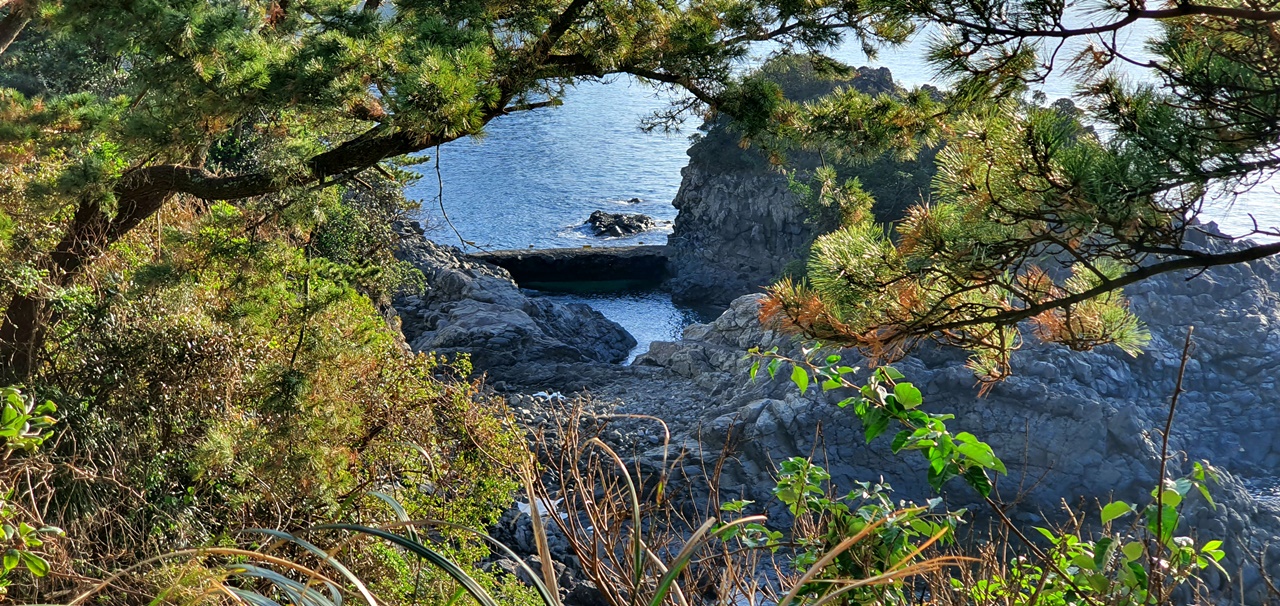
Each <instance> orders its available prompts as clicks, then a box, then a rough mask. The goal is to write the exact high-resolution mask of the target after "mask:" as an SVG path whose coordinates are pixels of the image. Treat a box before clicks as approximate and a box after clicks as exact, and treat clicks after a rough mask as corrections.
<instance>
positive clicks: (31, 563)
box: [22, 551, 49, 577]
mask: <svg viewBox="0 0 1280 606" xmlns="http://www.w3.org/2000/svg"><path fill="white" fill-rule="evenodd" d="M22 563H23V564H24V565H25V566H26V567H27V570H28V571H29V572H31V576H34V577H43V576H45V575H47V574H49V563H48V562H46V561H44V558H42V557H40V556H38V555H36V554H34V553H31V552H30V551H24V552H22Z"/></svg>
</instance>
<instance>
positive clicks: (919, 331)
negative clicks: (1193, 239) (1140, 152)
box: [906, 242, 1280, 335]
mask: <svg viewBox="0 0 1280 606" xmlns="http://www.w3.org/2000/svg"><path fill="white" fill-rule="evenodd" d="M1275 254H1280V242H1275V243H1272V244H1264V245H1261V246H1251V247H1249V248H1244V249H1241V250H1237V251H1234V252H1229V253H1221V254H1216V255H1202V256H1197V257H1194V258H1182V259H1174V260H1170V261H1163V262H1160V263H1155V264H1152V265H1146V266H1143V267H1140V268H1138V269H1135V270H1133V271H1131V272H1129V273H1127V274H1125V275H1123V276H1120V277H1119V278H1116V279H1114V280H1107V281H1106V282H1103V283H1102V284H1099V285H1098V286H1095V287H1093V288H1090V289H1089V290H1086V291H1083V292H1079V293H1076V294H1073V295H1070V296H1066V297H1062V298H1059V299H1052V300H1049V301H1045V302H1042V303H1037V304H1034V305H1030V306H1027V307H1023V308H1020V309H1013V310H1009V311H1003V312H999V313H995V314H991V315H986V316H979V317H976V318H969V319H966V320H955V321H952V322H944V323H942V324H933V325H917V326H908V327H906V328H907V332H908V333H910V334H914V335H927V334H932V333H935V332H940V331H946V330H957V329H961V328H967V327H970V326H979V325H983V324H995V325H999V326H1008V325H1011V324H1017V323H1018V322H1021V321H1022V320H1026V319H1027V318H1031V317H1034V316H1037V315H1039V314H1042V313H1044V312H1046V311H1050V310H1053V309H1060V308H1063V307H1067V306H1069V305H1074V304H1076V303H1080V302H1083V301H1087V300H1089V299H1092V298H1094V297H1097V296H1100V295H1104V294H1106V293H1108V292H1111V291H1113V290H1118V289H1120V288H1124V287H1125V286H1128V285H1130V284H1133V283H1135V282H1139V281H1142V280H1145V279H1147V278H1150V277H1152V276H1157V275H1160V274H1164V273H1169V272H1173V271H1179V270H1183V269H1208V268H1210V267H1217V266H1220V265H1232V264H1235V263H1248V262H1249V261H1257V260H1258V259H1262V258H1265V257H1269V256H1272V255H1275Z"/></svg>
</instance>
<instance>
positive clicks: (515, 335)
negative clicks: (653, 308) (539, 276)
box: [394, 237, 636, 370]
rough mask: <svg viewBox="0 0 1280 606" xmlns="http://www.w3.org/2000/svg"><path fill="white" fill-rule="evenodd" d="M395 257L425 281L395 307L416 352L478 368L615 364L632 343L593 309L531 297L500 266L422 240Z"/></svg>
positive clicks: (408, 243) (407, 241) (407, 243)
mask: <svg viewBox="0 0 1280 606" xmlns="http://www.w3.org/2000/svg"><path fill="white" fill-rule="evenodd" d="M398 256H399V258H401V259H402V260H404V261H407V262H409V263H411V264H413V265H414V266H415V267H417V268H418V269H419V270H421V271H422V273H423V275H424V276H425V277H426V280H425V286H424V287H423V289H422V290H421V291H420V292H417V293H413V294H408V295H403V296H401V297H399V298H398V299H397V300H396V301H395V303H394V307H395V309H396V310H397V312H398V313H399V315H400V318H401V329H402V331H403V332H404V336H405V340H406V342H408V343H409V344H410V345H411V346H412V347H413V349H415V350H417V351H435V352H439V353H444V354H453V353H468V354H471V359H472V362H473V363H474V364H475V366H476V368H477V369H480V370H486V369H490V368H495V367H501V366H507V365H511V364H518V363H521V362H527V361H539V362H587V361H590V362H620V361H622V360H625V359H626V357H627V355H628V353H629V352H630V351H631V348H633V347H635V345H636V340H635V338H634V337H632V336H631V335H630V334H629V333H627V331H626V330H625V329H623V328H622V327H621V326H619V325H618V324H617V323H616V322H613V321H612V320H609V319H608V318H605V317H604V316H603V315H602V314H601V313H600V312H598V311H596V310H594V309H591V308H590V307H588V306H586V305H583V304H580V303H571V304H563V303H558V302H555V301H552V300H549V299H540V298H537V297H529V296H527V295H525V294H524V293H523V292H521V291H520V289H519V287H518V286H516V283H515V282H514V281H512V280H511V277H510V275H508V274H507V272H506V271H505V270H503V269H501V268H499V267H496V266H493V265H489V264H487V263H483V262H480V261H476V260H474V259H470V258H467V257H466V256H465V255H463V254H462V252H461V251H459V250H458V249H456V248H453V247H446V246H441V245H438V244H435V243H433V242H431V241H429V240H425V239H422V238H421V237H406V238H404V239H403V240H402V241H401V247H400V250H399V253H398Z"/></svg>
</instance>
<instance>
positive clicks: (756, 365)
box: [747, 360, 760, 381]
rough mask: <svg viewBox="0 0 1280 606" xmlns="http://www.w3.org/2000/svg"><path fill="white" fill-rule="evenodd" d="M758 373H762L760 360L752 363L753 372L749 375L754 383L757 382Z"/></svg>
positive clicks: (749, 372)
mask: <svg viewBox="0 0 1280 606" xmlns="http://www.w3.org/2000/svg"><path fill="white" fill-rule="evenodd" d="M758 372H760V360H756V361H755V362H752V363H751V370H750V371H748V373H747V374H748V376H750V377H751V380H752V381H754V380H756V373H758Z"/></svg>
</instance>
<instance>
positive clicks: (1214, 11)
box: [927, 3, 1280, 38]
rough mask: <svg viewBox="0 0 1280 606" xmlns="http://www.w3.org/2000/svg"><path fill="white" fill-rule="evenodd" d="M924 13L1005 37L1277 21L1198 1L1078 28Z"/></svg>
mask: <svg viewBox="0 0 1280 606" xmlns="http://www.w3.org/2000/svg"><path fill="white" fill-rule="evenodd" d="M927 14H928V15H929V16H930V17H931V18H933V19H935V20H937V21H938V22H939V23H941V24H943V25H953V26H959V27H963V28H968V29H971V30H973V31H975V32H977V33H980V34H983V35H987V36H1007V37H1010V38H1075V37H1079V36H1092V35H1098V34H1107V33H1111V32H1115V31H1119V30H1121V29H1123V28H1125V27H1128V26H1130V25H1133V24H1134V23H1137V22H1138V21H1142V20H1150V21H1165V20H1169V19H1178V18H1181V17H1221V18H1225V19H1239V20H1242V21H1259V22H1272V21H1280V11H1277V10H1261V9H1249V8H1241V7H1226V6H1209V5H1202V4H1191V3H1179V4H1178V5H1176V6H1174V7H1172V8H1165V9H1131V10H1127V11H1125V12H1124V13H1123V15H1124V16H1123V17H1121V18H1120V19H1118V20H1116V21H1113V22H1111V23H1105V24H1102V25H1094V26H1090V27H1080V28H1057V29H1040V28H1019V27H1000V26H995V25H989V24H986V23H977V22H974V21H969V20H965V19H962V18H959V17H953V16H949V15H946V14H943V13H940V12H938V11H933V10H928V11H927Z"/></svg>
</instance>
